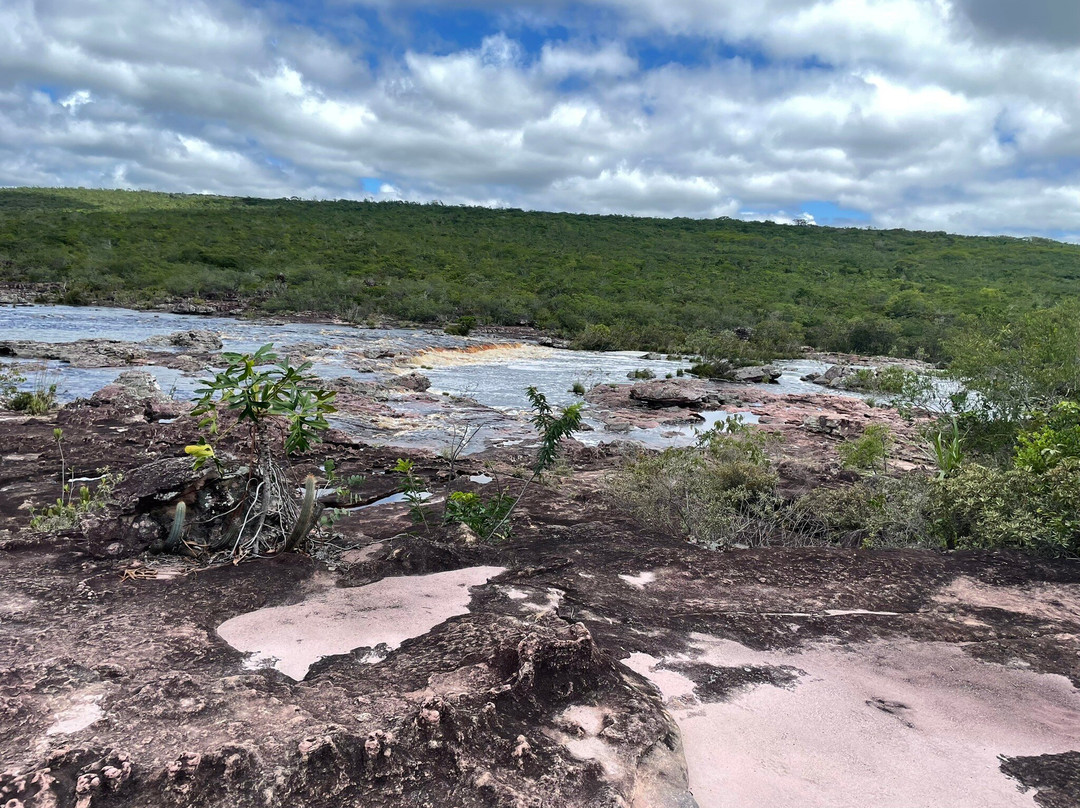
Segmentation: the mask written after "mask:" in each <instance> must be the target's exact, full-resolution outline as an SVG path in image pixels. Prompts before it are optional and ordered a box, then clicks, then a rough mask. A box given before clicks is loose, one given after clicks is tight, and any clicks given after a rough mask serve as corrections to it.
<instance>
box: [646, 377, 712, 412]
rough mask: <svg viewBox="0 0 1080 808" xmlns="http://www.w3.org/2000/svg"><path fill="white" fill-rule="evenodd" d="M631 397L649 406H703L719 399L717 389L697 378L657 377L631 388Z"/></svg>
mask: <svg viewBox="0 0 1080 808" xmlns="http://www.w3.org/2000/svg"><path fill="white" fill-rule="evenodd" d="M630 398H632V399H633V400H634V401H640V402H641V403H642V404H645V405H646V406H648V407H654V408H658V409H659V408H664V407H702V406H705V405H706V404H709V403H712V402H714V401H716V400H717V396H716V393H715V391H714V390H713V389H712V388H710V387H709V386H708V385H707V384H705V383H704V382H700V381H698V380H696V379H655V380H653V381H647V382H639V383H638V384H635V385H633V387H631V388H630Z"/></svg>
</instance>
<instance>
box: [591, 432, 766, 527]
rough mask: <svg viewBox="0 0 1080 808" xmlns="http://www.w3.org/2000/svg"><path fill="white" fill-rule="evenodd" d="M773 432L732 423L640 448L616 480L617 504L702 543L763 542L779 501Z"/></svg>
mask: <svg viewBox="0 0 1080 808" xmlns="http://www.w3.org/2000/svg"><path fill="white" fill-rule="evenodd" d="M775 440H776V439H775V436H773V435H772V434H771V433H768V432H764V431H759V430H755V429H751V428H749V427H746V426H743V425H741V424H739V423H738V422H735V421H733V420H732V421H729V422H728V423H727V424H725V425H723V426H719V427H716V428H714V429H711V430H709V431H708V432H705V433H703V434H702V435H701V437H700V438H699V440H698V443H697V445H695V446H691V447H686V448H675V449H665V450H664V451H662V452H658V453H657V452H647V451H642V452H641V453H640V454H638V455H637V456H636V457H634V458H633V459H632V460H631V461H630V462H628V463H627V464H626V465H624V466H623V468H622V469H620V470H619V472H618V473H616V474H615V475H614V477H613V478H612V480H611V491H612V494H613V496H614V498H615V501H616V502H617V503H618V504H619V505H620V506H621V507H622V508H624V509H625V510H627V511H628V512H629V513H631V514H633V515H634V516H635V517H636V518H637V519H638V520H639V521H641V522H642V523H643V524H645V525H647V526H649V527H651V528H653V529H656V530H662V531H665V532H668V533H672V534H674V535H681V536H685V537H686V538H687V539H688V540H690V541H692V542H694V543H696V544H700V545H703V546H705V547H713V548H718V547H723V546H728V545H733V544H746V545H755V544H764V543H768V542H767V541H766V540H765V537H766V536H767V535H768V534H769V533H770V532H772V529H771V526H772V525H773V524H775V523H776V521H777V520H776V515H777V510H778V508H779V507H780V505H781V503H780V501H779V499H778V497H777V495H776V483H777V477H776V473H775V472H774V471H773V468H772V463H771V461H770V457H769V455H770V453H771V451H772V449H773V448H774V447H775Z"/></svg>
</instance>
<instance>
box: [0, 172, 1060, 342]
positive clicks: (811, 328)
mask: <svg viewBox="0 0 1080 808" xmlns="http://www.w3.org/2000/svg"><path fill="white" fill-rule="evenodd" d="M1077 278H1080V248H1078V247H1075V246H1072V245H1066V244H1059V243H1055V242H1050V241H1045V240H1020V239H1012V238H1004V237H999V238H967V237H960V236H950V235H947V234H944V233H915V232H907V231H900V230H893V231H872V230H860V229H854V228H847V229H834V228H825V227H788V226H783V225H776V224H771V223H767V222H742V221H736V220H732V219H718V220H691V219H644V218H632V217H623V216H580V215H570V214H555V213H537V212H525V211H519V210H489V209H483V208H462V207H444V206H442V205H413V204H404V203H378V204H376V203H367V202H345V201H341V202H303V201H299V200H286V199H279V200H266V199H251V198H225V197H209V196H191V195H180V194H155V193H144V192H124V191H88V190H64V189H9V190H3V191H0V279H2V280H6V281H33V282H55V283H58V284H60V285H61V287H60V289H61V295H62V296H63V298H64V299H65V300H66V301H67V302H71V303H86V302H95V301H101V302H113V303H119V304H133V303H138V304H145V303H152V302H155V301H161V300H165V299H168V298H175V297H183V298H187V299H205V300H220V299H228V300H235V301H239V302H242V303H244V304H245V305H248V306H250V307H252V308H254V309H256V310H262V311H269V312H274V311H289V310H292V311H297V310H304V311H321V312H325V313H329V314H335V315H338V316H341V317H345V318H349V319H352V320H354V321H357V322H364V321H365V320H367V319H368V318H374V317H379V316H390V317H396V318H402V319H407V320H413V321H420V322H439V323H443V324H449V325H450V327H451V329H452V330H456V331H464V330H467V329H468V328H471V327H472V324H473V322H474V321H475V323H476V324H511V325H517V324H520V323H528V324H531V325H535V326H537V327H539V328H543V329H548V330H551V331H554V332H558V333H561V334H563V335H565V336H567V337H570V338H572V339H574V340H575V341H576V343H577V344H579V345H580V346H582V347H586V348H596V349H604V348H631V347H632V348H642V349H650V350H666V351H679V352H683V353H691V352H693V353H701V354H703V355H706V356H716V357H723V358H727V359H744V360H746V361H757V360H759V359H767V358H769V357H771V356H775V355H782V354H784V353H786V352H789V351H791V350H792V349H793V348H797V347H798V346H799V345H801V344H804V343H809V344H812V345H814V346H816V347H818V348H821V349H831V350H844V351H854V352H859V353H875V354H877V353H881V354H884V353H892V354H897V355H907V356H916V355H919V356H925V357H927V358H930V359H935V360H936V359H941V358H945V357H947V356H948V355H949V353H950V347H949V346H950V343H951V341H953V340H955V339H956V338H957V336H958V335H961V334H963V333H964V332H965V330H966V328H967V325H966V323H965V318H972V320H973V321H978V322H982V321H984V320H995V319H1004V320H1006V321H1009V322H1020V321H1022V317H1023V314H1024V313H1025V312H1027V311H1031V310H1034V309H1037V308H1038V307H1040V306H1045V305H1047V304H1048V302H1053V301H1058V300H1062V299H1066V298H1071V297H1074V296H1075V292H1076V284H1075V282H1076V279H1077ZM470 318H471V319H470ZM745 329H749V330H745ZM735 334H739V335H740V337H734V336H733V335H735ZM710 341H711V342H710Z"/></svg>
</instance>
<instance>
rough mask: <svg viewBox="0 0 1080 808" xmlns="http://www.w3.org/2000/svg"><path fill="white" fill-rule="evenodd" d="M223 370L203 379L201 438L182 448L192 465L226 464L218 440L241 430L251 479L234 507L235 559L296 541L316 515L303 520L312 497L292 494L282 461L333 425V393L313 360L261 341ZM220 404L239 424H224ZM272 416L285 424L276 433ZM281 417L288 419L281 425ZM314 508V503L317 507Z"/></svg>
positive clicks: (198, 407) (228, 356) (229, 359)
mask: <svg viewBox="0 0 1080 808" xmlns="http://www.w3.org/2000/svg"><path fill="white" fill-rule="evenodd" d="M221 358H222V360H224V362H225V368H224V370H221V371H219V372H218V373H217V374H216V375H215V376H214V378H213V379H208V380H203V381H202V385H203V386H202V387H201V388H199V389H198V390H196V391H195V392H196V395H197V396H198V397H197V399H196V402H195V409H194V410H192V414H193V415H195V416H196V417H201V420H200V421H199V426H200V427H201V428H202V429H203V430H204V431H205V433H206V435H205V436H204V438H203V439H202V440H201V441H200V442H199V443H198V444H195V445H193V446H188V447H187V448H186V449H185V451H186V452H187V453H188V454H189V455H191V456H192V457H193V458H194V459H195V467H196V468H199V467H201V466H202V465H204V464H206V463H208V462H211V461H212V462H213V463H214V464H215V465H217V466H218V468H219V469H222V468H223V465H224V464H223V462H222V459H221V456H220V454H219V452H218V451H217V450H216V448H215V446H214V444H215V443H220V441H221V439H222V438H224V437H225V436H226V435H227V434H229V433H231V432H232V431H234V430H237V431H239V432H240V433H241V434H242V436H243V444H242V445H243V446H245V447H246V448H247V456H246V457H245V458H244V459H243V462H242V463H240V464H237V465H238V466H240V467H241V468H245V469H246V476H247V480H246V482H245V486H244V490H243V493H242V498H241V503H240V508H239V509H237V510H236V513H235V516H234V521H233V523H232V525H231V526H230V530H229V533H228V534H227V535H228V539H229V540H230V541H231V542H232V543H233V547H232V555H233V559H234V560H236V561H239V560H241V559H243V558H247V557H258V556H263V555H273V554H275V553H277V552H280V551H282V550H285V549H292V548H294V547H295V546H296V545H297V544H299V541H300V539H302V538H303V536H299V537H297V536H296V535H294V534H295V531H296V530H297V529H299V528H305V526H306V529H304V535H306V533H307V531H308V530H310V528H311V526H312V525H313V523H314V521H315V520H313V519H312V518H311V517H310V515H309V516H308V518H306V519H304V520H303V521H302V522H301V521H300V520H301V517H302V516H303V515H304V514H303V508H304V505H305V504H306V500H307V498H308V497H307V491H305V500H304V502H302V503H298V502H297V501H296V499H295V494H294V493H293V492H294V491H295V484H294V483H293V482H292V481H291V480H290V478H289V474H288V472H287V471H286V469H285V468H284V467H283V465H282V459H283V458H284V457H286V456H288V455H291V454H295V453H299V452H304V451H307V450H308V449H309V448H310V447H311V445H312V444H313V443H316V442H318V441H320V440H321V433H322V432H323V431H324V430H326V429H327V428H328V427H329V424H328V423H327V421H326V416H327V415H329V414H330V413H333V412H335V411H336V410H335V408H334V406H333V400H334V395H335V394H334V393H332V392H329V391H327V390H324V389H322V388H320V387H319V386H318V385H317V380H316V379H314V378H312V377H311V376H310V375H309V374H308V372H309V371H310V370H311V367H312V364H311V363H310V362H304V363H302V364H300V365H292V364H290V362H289V359H288V357H286V358H284V359H281V358H279V357H278V355H277V354H276V353H274V351H273V345H263V346H262V347H261V348H259V349H258V350H257V351H255V353H253V354H238V353H223V354H222V355H221ZM220 410H225V411H226V412H229V413H231V414H233V415H234V416H235V418H236V420H235V422H234V423H233V424H232V425H231V426H229V427H228V428H226V429H225V430H224V431H222V430H221V418H220ZM275 420H276V421H277V423H279V424H282V426H283V427H284V433H283V434H280V435H279V434H275V430H274V428H273V426H272V424H274V422H275ZM282 422H283V423H282ZM312 507H313V506H312Z"/></svg>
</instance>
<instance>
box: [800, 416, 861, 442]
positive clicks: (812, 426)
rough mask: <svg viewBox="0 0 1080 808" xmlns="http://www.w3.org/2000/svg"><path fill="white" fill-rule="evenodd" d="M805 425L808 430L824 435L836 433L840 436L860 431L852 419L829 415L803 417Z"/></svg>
mask: <svg viewBox="0 0 1080 808" xmlns="http://www.w3.org/2000/svg"><path fill="white" fill-rule="evenodd" d="M803 427H805V429H806V430H807V431H808V432H818V433H821V434H823V435H836V436H839V437H847V436H849V435H852V434H854V433H855V432H857V431H858V430H857V428H856V426H855V424H853V423H852V421H851V420H850V419H848V418H831V417H829V416H827V415H818V416H807V417H806V418H804V419H803Z"/></svg>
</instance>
